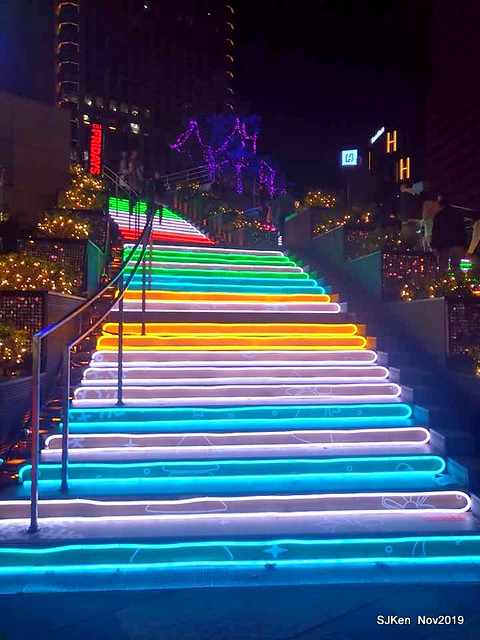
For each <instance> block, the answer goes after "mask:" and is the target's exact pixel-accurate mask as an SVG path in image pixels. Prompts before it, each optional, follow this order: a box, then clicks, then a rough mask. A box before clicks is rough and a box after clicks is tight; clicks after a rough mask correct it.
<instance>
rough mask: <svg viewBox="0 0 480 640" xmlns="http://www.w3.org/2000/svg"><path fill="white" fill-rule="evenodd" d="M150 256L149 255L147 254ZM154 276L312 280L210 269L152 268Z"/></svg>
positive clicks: (296, 275)
mask: <svg viewBox="0 0 480 640" xmlns="http://www.w3.org/2000/svg"><path fill="white" fill-rule="evenodd" d="M147 256H148V254H147ZM133 270H134V269H133V267H130V266H127V268H126V272H127V273H131V272H132V271H133ZM148 272H149V274H150V273H151V274H152V275H154V276H158V277H162V276H165V277H170V276H171V277H175V276H182V277H189V276H192V277H203V278H205V277H208V278H226V279H230V278H241V279H242V280H244V279H245V280H246V279H249V278H257V279H258V278H261V279H262V280H264V279H265V280H310V279H311V278H310V277H309V275H308V273H298V272H293V273H291V272H289V271H280V272H279V273H276V272H275V271H217V270H216V269H209V270H208V271H205V270H202V269H162V268H161V267H152V269H150V268H149V270H148Z"/></svg>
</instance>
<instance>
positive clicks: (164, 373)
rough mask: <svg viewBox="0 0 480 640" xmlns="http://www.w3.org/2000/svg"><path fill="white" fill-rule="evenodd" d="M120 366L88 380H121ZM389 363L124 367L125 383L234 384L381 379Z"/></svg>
mask: <svg viewBox="0 0 480 640" xmlns="http://www.w3.org/2000/svg"><path fill="white" fill-rule="evenodd" d="M117 374H118V367H97V366H91V367H88V368H87V369H86V370H85V371H84V373H83V383H84V384H98V383H99V381H101V382H104V383H105V384H106V383H108V384H110V383H112V384H115V383H116V382H117ZM388 375H389V374H388V369H387V368H386V367H378V366H370V367H368V366H367V367H315V366H313V367H304V368H302V369H300V368H296V367H248V368H245V367H215V366H210V367H193V368H189V367H175V368H173V367H160V366H159V367H144V366H138V365H136V364H130V363H126V365H125V366H124V367H123V381H124V384H129V383H131V382H132V381H137V382H138V383H140V384H160V385H164V384H171V383H172V382H177V383H179V382H181V383H182V384H183V383H185V384H186V383H187V382H186V381H188V384H192V383H193V384H199V383H202V384H215V383H217V384H218V383H219V381H222V382H226V381H228V382H230V383H232V384H248V382H252V381H253V382H255V383H261V384H272V383H277V384H278V383H282V384H287V383H289V382H290V383H295V384H304V383H309V384H311V383H316V382H322V383H327V382H333V383H338V382H350V383H352V384H353V383H360V382H378V381H382V380H383V381H384V380H386V379H387V378H388Z"/></svg>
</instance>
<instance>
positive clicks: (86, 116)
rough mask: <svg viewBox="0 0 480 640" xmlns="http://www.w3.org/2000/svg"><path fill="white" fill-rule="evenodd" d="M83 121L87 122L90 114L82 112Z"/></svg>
mask: <svg viewBox="0 0 480 640" xmlns="http://www.w3.org/2000/svg"><path fill="white" fill-rule="evenodd" d="M83 121H84V122H85V123H86V124H88V123H89V121H90V116H89V115H88V114H86V113H84V114H83Z"/></svg>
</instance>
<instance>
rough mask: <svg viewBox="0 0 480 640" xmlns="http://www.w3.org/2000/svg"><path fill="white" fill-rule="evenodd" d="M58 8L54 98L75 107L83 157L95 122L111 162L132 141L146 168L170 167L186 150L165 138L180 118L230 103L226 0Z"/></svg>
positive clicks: (63, 1) (74, 1)
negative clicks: (172, 146) (178, 151)
mask: <svg viewBox="0 0 480 640" xmlns="http://www.w3.org/2000/svg"><path fill="white" fill-rule="evenodd" d="M55 12H56V13H55V19H56V43H55V54H56V95H57V102H58V104H60V105H61V106H63V107H65V108H66V109H68V110H69V111H70V112H71V137H72V150H73V153H74V155H75V156H76V157H77V158H78V159H79V160H86V159H87V154H88V138H89V132H90V126H89V125H91V124H92V123H95V122H98V123H101V124H102V125H103V136H104V139H103V146H104V159H105V161H106V162H107V163H108V164H109V165H110V166H112V168H114V169H116V167H117V163H118V158H119V156H120V152H121V151H122V150H125V151H129V150H132V149H138V150H139V151H140V153H141V155H142V157H143V158H144V161H145V164H146V167H147V169H148V170H150V171H152V170H153V169H159V170H160V171H161V172H165V173H166V172H169V171H175V170H177V169H178V168H180V167H181V166H182V165H181V163H182V162H184V159H183V158H182V157H181V156H179V155H178V154H175V152H173V151H171V150H170V149H169V144H170V143H172V142H173V141H174V140H175V139H176V137H177V136H178V134H179V133H180V132H181V131H182V130H183V129H184V127H185V123H186V121H188V120H189V119H190V118H197V117H201V116H204V115H208V114H212V113H215V112H217V113H218V112H221V111H224V110H233V106H234V93H233V81H234V72H233V63H234V55H235V54H234V51H235V35H234V34H235V25H234V20H235V14H234V8H233V7H232V6H231V5H228V4H225V3H224V2H220V1H216V0H177V1H176V2H173V3H166V2H163V1H162V0H71V1H67V0H60V1H58V2H57V3H56V9H55ZM179 163H180V164H179Z"/></svg>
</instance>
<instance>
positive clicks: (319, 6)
mask: <svg viewBox="0 0 480 640" xmlns="http://www.w3.org/2000/svg"><path fill="white" fill-rule="evenodd" d="M259 6H261V9H262V12H261V14H259V13H257V12H256V10H257V9H258V7H259ZM312 6H315V14H316V15H317V16H318V18H317V19H314V17H313V15H312ZM428 17H429V0H403V1H398V0H377V1H375V0H317V2H315V4H314V3H312V2H309V1H308V0H287V1H283V2H282V1H281V0H276V1H275V0H261V2H259V1H258V0H257V1H256V2H252V1H251V0H241V2H238V3H236V25H237V33H236V36H237V43H238V48H237V58H236V65H237V66H236V72H237V78H236V80H237V92H238V95H239V97H240V100H242V99H243V100H245V104H246V105H247V106H248V107H249V108H250V110H251V111H252V112H254V113H258V114H259V115H260V116H261V117H262V135H261V144H260V146H261V149H260V150H261V152H262V153H267V154H271V155H272V156H273V157H274V158H275V159H276V160H277V161H278V162H279V164H280V165H281V166H282V167H283V168H284V169H285V171H286V173H287V178H288V179H289V180H290V181H291V182H293V183H294V184H295V187H296V188H297V189H302V188H304V187H308V186H309V185H310V186H333V187H334V186H335V183H336V182H337V180H338V173H339V169H338V153H339V150H340V149H341V148H352V147H355V146H356V145H357V144H361V143H362V142H365V140H368V139H369V138H370V137H371V136H372V135H373V133H375V131H376V130H377V129H378V128H379V127H380V126H382V125H387V126H388V125H389V124H395V125H396V126H406V127H409V128H410V129H412V130H414V128H415V132H416V135H418V140H419V144H423V140H422V138H421V135H422V128H423V121H424V117H423V110H422V103H423V100H424V96H425V93H426V88H427V85H428V50H429V45H428ZM417 131H418V133H417Z"/></svg>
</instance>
